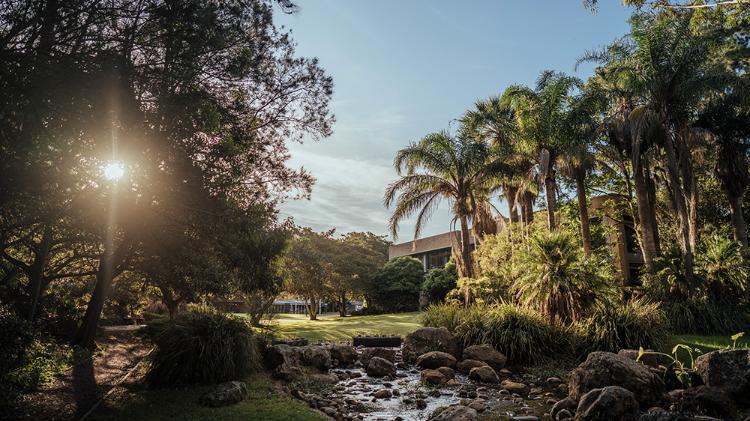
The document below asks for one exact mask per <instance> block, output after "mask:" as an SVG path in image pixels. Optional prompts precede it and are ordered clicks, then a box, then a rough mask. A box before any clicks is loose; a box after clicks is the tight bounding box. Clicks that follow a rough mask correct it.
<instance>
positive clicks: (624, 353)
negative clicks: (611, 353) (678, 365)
mask: <svg viewBox="0 0 750 421" xmlns="http://www.w3.org/2000/svg"><path fill="white" fill-rule="evenodd" d="M646 352H647V353H645V354H643V355H641V358H640V360H639V359H638V354H640V350H638V349H621V350H619V351H618V352H617V355H619V356H621V357H625V358H630V359H631V360H633V361H638V362H640V363H641V364H644V365H647V366H649V367H654V368H655V367H658V366H659V360H658V358H657V355H656V354H653V353H651V352H652V351H649V350H647V351H646Z"/></svg>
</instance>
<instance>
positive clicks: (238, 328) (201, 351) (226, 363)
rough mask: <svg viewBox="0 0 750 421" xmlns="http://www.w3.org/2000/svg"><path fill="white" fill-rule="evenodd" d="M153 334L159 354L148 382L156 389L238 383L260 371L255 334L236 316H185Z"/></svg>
mask: <svg viewBox="0 0 750 421" xmlns="http://www.w3.org/2000/svg"><path fill="white" fill-rule="evenodd" d="M151 334H152V339H153V342H154V344H155V346H156V350H155V351H154V354H153V356H152V358H151V367H150V369H149V372H148V377H147V378H148V380H149V382H150V384H152V385H155V386H167V385H170V386H176V385H187V384H195V383H218V382H224V381H229V380H236V379H241V378H244V377H246V376H247V375H249V374H250V373H253V372H255V371H257V370H258V368H259V367H260V361H261V358H260V352H259V350H258V347H257V344H256V341H255V338H254V337H253V334H252V331H251V330H250V327H249V326H248V325H247V323H246V322H245V321H244V320H242V319H240V318H239V317H236V316H231V315H225V314H222V313H219V312H217V311H215V310H208V309H206V310H200V311H191V312H185V313H182V314H180V315H178V316H177V317H175V318H174V320H172V321H170V322H167V323H164V324H163V325H161V326H160V327H158V328H156V329H154V331H152V332H151Z"/></svg>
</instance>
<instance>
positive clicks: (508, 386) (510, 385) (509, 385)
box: [500, 379, 530, 396]
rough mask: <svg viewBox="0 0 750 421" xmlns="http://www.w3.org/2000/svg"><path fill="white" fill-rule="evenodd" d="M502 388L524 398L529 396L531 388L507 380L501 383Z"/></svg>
mask: <svg viewBox="0 0 750 421" xmlns="http://www.w3.org/2000/svg"><path fill="white" fill-rule="evenodd" d="M500 387H502V388H503V389H505V390H507V391H508V392H510V393H515V394H518V395H522V396H526V395H528V394H529V390H530V389H529V386H528V385H526V384H524V383H520V382H514V381H513V380H507V379H506V380H503V381H502V382H501V383H500Z"/></svg>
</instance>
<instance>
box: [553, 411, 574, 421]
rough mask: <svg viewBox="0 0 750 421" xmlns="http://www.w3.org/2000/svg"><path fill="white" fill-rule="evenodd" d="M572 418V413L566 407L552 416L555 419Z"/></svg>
mask: <svg viewBox="0 0 750 421" xmlns="http://www.w3.org/2000/svg"><path fill="white" fill-rule="evenodd" d="M572 418H573V414H572V413H571V412H570V411H568V410H567V409H563V410H561V411H560V412H558V413H557V418H553V419H554V420H555V421H563V420H569V419H572Z"/></svg>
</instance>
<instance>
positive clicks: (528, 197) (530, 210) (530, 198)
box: [523, 192, 534, 224]
mask: <svg viewBox="0 0 750 421" xmlns="http://www.w3.org/2000/svg"><path fill="white" fill-rule="evenodd" d="M523 200H524V202H525V203H526V206H525V208H526V210H525V212H526V223H527V224H531V223H532V222H534V195H533V194H532V193H530V192H526V193H524V194H523Z"/></svg>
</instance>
